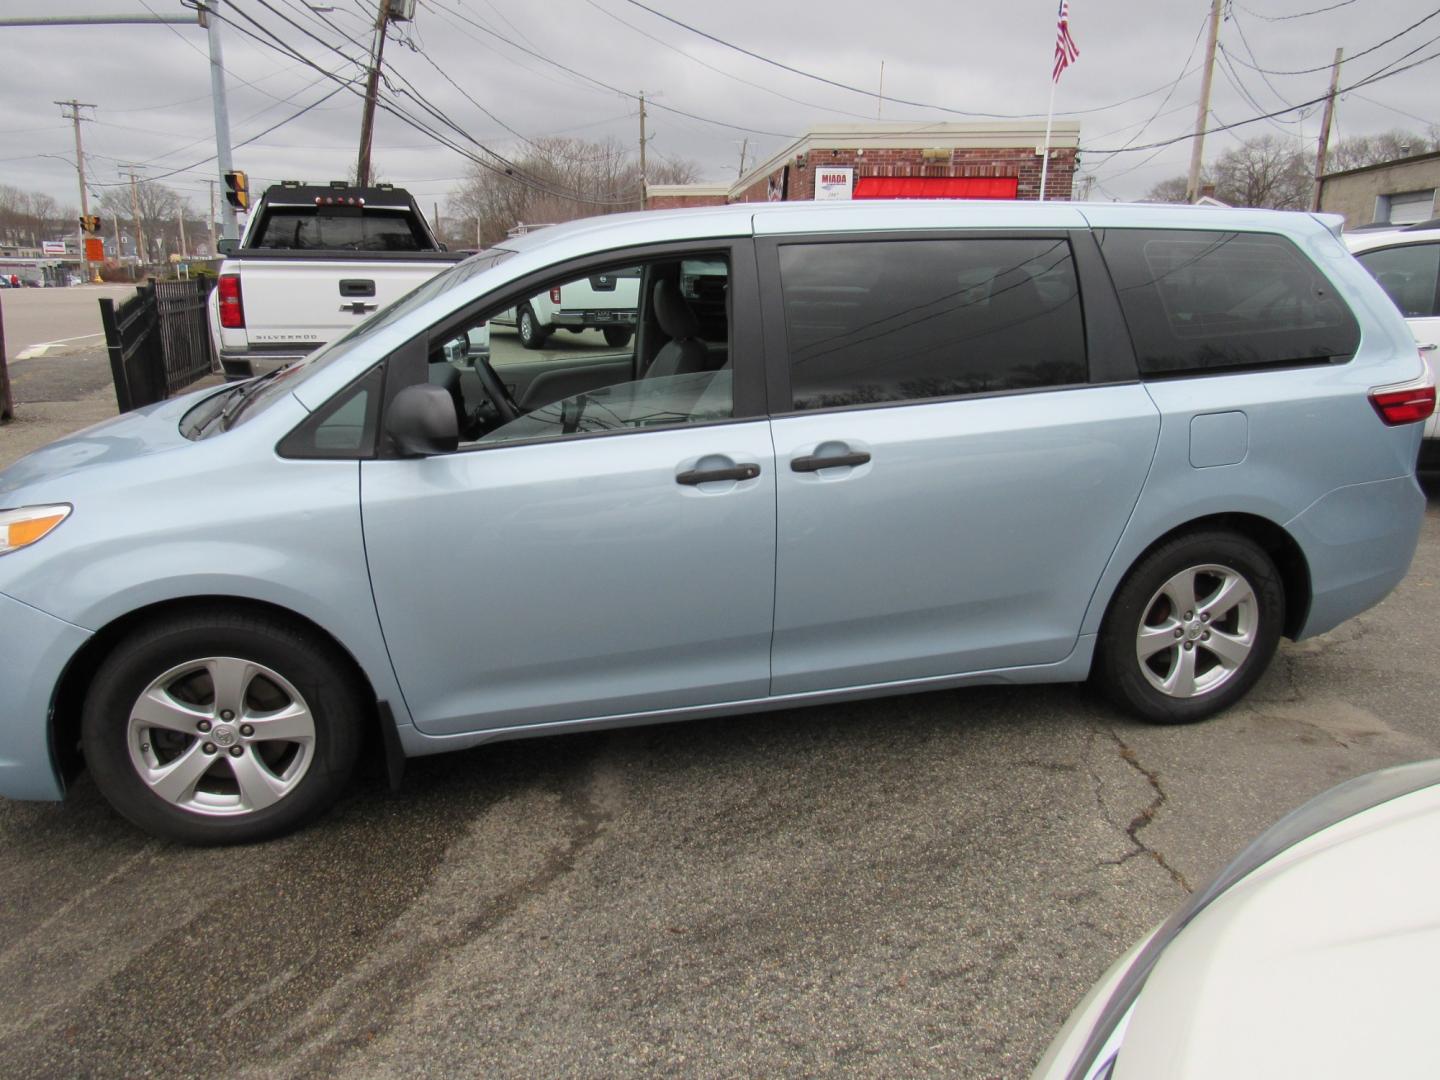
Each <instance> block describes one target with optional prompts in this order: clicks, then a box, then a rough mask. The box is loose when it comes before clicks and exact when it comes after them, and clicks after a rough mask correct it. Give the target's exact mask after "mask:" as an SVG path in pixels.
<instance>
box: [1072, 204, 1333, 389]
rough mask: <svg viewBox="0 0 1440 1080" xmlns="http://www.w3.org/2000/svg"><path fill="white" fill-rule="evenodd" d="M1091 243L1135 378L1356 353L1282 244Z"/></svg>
mask: <svg viewBox="0 0 1440 1080" xmlns="http://www.w3.org/2000/svg"><path fill="white" fill-rule="evenodd" d="M1099 239H1100V243H1101V249H1102V250H1103V251H1104V253H1105V261H1106V263H1107V264H1108V265H1109V267H1110V273H1111V275H1112V276H1113V278H1114V280H1115V287H1116V289H1117V291H1118V292H1119V294H1120V303H1121V306H1122V307H1123V308H1124V311H1125V319H1126V321H1127V322H1128V323H1129V325H1130V334H1131V336H1132V338H1133V339H1134V342H1135V353H1136V359H1137V360H1138V362H1139V365H1140V371H1141V373H1142V374H1146V375H1183V374H1188V373H1205V372H1210V371H1226V370H1248V369H1255V368H1265V367H1276V366H1284V365H1294V364H1307V363H1323V362H1329V361H1336V360H1346V359H1349V357H1350V356H1351V355H1353V354H1354V352H1355V349H1356V348H1357V347H1358V346H1359V344H1360V328H1359V326H1358V325H1357V323H1356V322H1355V317H1354V316H1353V315H1352V314H1351V313H1350V309H1349V308H1347V307H1346V306H1345V304H1344V302H1343V301H1342V300H1341V299H1340V297H1339V296H1338V295H1337V294H1336V292H1335V290H1334V288H1333V287H1332V286H1331V284H1330V282H1329V281H1327V280H1326V279H1325V277H1324V276H1323V275H1322V274H1321V273H1320V271H1319V270H1318V269H1316V267H1315V266H1314V264H1313V263H1311V262H1310V260H1309V259H1307V258H1305V256H1304V255H1302V254H1301V253H1300V251H1299V250H1298V249H1297V248H1296V247H1295V245H1294V244H1292V243H1291V242H1290V241H1289V240H1287V239H1285V238H1284V237H1281V236H1272V235H1268V234H1264V233H1235V232H1198V231H1196V232H1186V231H1180V230H1158V229H1109V230H1106V231H1105V232H1103V233H1100V234H1099Z"/></svg>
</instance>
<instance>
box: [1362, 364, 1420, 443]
mask: <svg viewBox="0 0 1440 1080" xmlns="http://www.w3.org/2000/svg"><path fill="white" fill-rule="evenodd" d="M1421 363H1422V364H1423V365H1424V369H1425V370H1424V371H1423V372H1422V373H1421V375H1420V377H1419V378H1418V379H1412V380H1411V381H1410V382H1404V383H1394V384H1392V385H1390V386H1377V387H1375V388H1374V389H1372V390H1371V391H1370V404H1371V405H1374V406H1375V411H1376V412H1377V413H1379V414H1380V419H1381V420H1384V421H1385V423H1387V424H1389V425H1390V426H1392V427H1394V426H1395V425H1397V424H1417V423H1420V422H1421V421H1423V420H1429V419H1430V414H1431V413H1433V412H1434V411H1435V375H1434V373H1433V372H1432V371H1431V370H1430V365H1429V364H1428V363H1425V359H1424V355H1423V354H1422V355H1421Z"/></svg>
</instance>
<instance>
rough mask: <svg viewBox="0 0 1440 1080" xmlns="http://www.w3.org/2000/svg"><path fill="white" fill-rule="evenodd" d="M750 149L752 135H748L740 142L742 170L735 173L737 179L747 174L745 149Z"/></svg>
mask: <svg viewBox="0 0 1440 1080" xmlns="http://www.w3.org/2000/svg"><path fill="white" fill-rule="evenodd" d="M748 149H750V136H748V135H747V136H745V139H744V141H743V142H741V143H740V171H739V172H737V173H736V174H735V179H736V180H739V179H740V178H741V177H742V176H744V175H745V151H746V150H748Z"/></svg>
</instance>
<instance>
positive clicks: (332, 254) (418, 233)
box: [209, 181, 489, 379]
mask: <svg viewBox="0 0 1440 1080" xmlns="http://www.w3.org/2000/svg"><path fill="white" fill-rule="evenodd" d="M220 248H221V251H222V253H223V254H224V256H225V259H224V262H222V263H221V264H220V271H219V280H218V281H217V283H216V287H215V289H214V290H212V291H211V293H210V300H209V320H210V335H211V338H212V340H213V342H214V346H215V355H216V356H218V357H219V358H220V368H221V370H222V371H223V372H224V373H225V375H226V377H227V378H230V379H247V378H249V377H251V376H252V375H261V374H264V373H266V372H268V371H273V370H275V369H276V368H278V367H283V366H284V365H285V364H288V363H290V362H291V361H292V360H297V359H299V358H300V357H302V356H304V355H306V354H307V353H311V352H314V351H315V350H316V349H318V348H320V346H322V345H324V344H325V343H326V342H328V341H331V340H332V339H334V338H336V337H339V336H340V335H341V334H343V333H345V332H346V331H348V330H350V329H352V328H354V327H355V326H356V325H358V324H359V323H361V322H363V321H364V320H365V319H367V318H369V317H370V316H371V315H373V314H374V313H375V312H377V311H379V310H380V308H382V307H384V306H385V305H386V304H388V303H390V302H391V301H392V300H396V299H398V298H399V297H401V296H403V295H404V294H405V293H407V292H409V291H410V290H411V289H412V288H414V287H415V286H416V285H419V284H420V283H421V282H424V281H427V280H429V279H430V278H432V277H434V276H435V275H436V274H438V273H440V271H442V270H445V269H447V268H448V267H450V266H451V265H453V264H454V263H457V262H459V261H460V260H461V259H463V258H464V257H465V255H464V253H462V252H450V251H446V250H445V246H444V245H443V244H441V243H440V241H438V240H437V239H436V238H435V234H434V233H432V232H431V231H430V226H429V224H428V223H427V222H426V220H425V215H424V214H423V213H421V211H420V207H419V206H418V205H417V204H416V202H415V199H414V198H413V197H412V196H411V195H410V193H409V192H407V191H404V190H403V189H400V188H396V187H393V186H391V185H389V184H380V185H376V186H374V187H364V188H361V187H353V186H350V185H347V184H344V183H341V182H338V181H337V182H335V183H331V184H328V185H313V184H304V183H301V182H299V181H286V182H285V183H282V184H276V185H274V186H273V187H271V188H269V189H267V190H266V192H265V194H264V195H262V196H261V197H260V201H259V203H258V204H257V205H256V207H255V210H254V212H253V213H252V214H251V215H250V220H249V223H248V224H247V225H246V228H245V232H244V235H243V236H241V238H240V240H239V243H238V244H235V243H232V242H230V241H221V243H220ZM488 332H489V331H488V328H487V329H486V330H485V331H484V333H486V334H488Z"/></svg>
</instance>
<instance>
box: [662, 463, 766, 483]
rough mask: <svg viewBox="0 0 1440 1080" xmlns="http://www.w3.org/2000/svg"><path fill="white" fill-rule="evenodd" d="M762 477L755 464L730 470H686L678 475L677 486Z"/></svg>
mask: <svg viewBox="0 0 1440 1080" xmlns="http://www.w3.org/2000/svg"><path fill="white" fill-rule="evenodd" d="M759 475H760V466H759V465H755V464H744V465H732V466H730V467H729V468H728V469H686V470H685V471H684V472H682V473H677V474H676V476H675V482H676V483H677V484H690V485H694V484H708V483H710V482H711V481H713V480H754V479H755V478H756V477H757V476H759Z"/></svg>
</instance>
